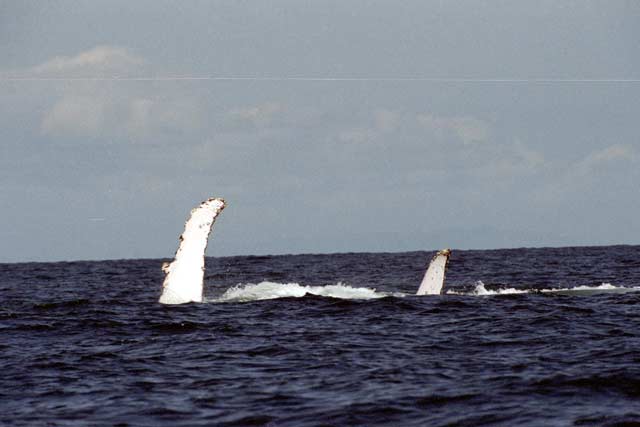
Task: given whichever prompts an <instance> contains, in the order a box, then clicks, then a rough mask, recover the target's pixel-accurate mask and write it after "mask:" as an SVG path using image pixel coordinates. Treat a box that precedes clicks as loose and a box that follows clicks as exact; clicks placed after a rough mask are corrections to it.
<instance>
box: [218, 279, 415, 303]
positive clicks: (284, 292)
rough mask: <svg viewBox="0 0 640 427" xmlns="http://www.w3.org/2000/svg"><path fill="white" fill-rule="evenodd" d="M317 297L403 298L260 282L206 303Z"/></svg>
mask: <svg viewBox="0 0 640 427" xmlns="http://www.w3.org/2000/svg"><path fill="white" fill-rule="evenodd" d="M305 295H318V296H323V297H331V298H339V299H364V300H367V299H377V298H384V297H386V296H404V294H400V293H387V292H378V291H376V290H375V289H372V288H354V287H351V286H349V285H345V284H343V283H337V284H335V285H326V286H303V285H300V284H298V283H275V282H261V283H257V284H253V283H249V284H240V285H236V286H234V287H232V288H229V289H227V290H226V291H225V292H224V294H222V295H221V296H220V297H218V298H214V299H210V300H207V302H244V301H260V300H268V299H276V298H300V297H303V296H305Z"/></svg>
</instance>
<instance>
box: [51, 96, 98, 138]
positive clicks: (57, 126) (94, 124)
mask: <svg viewBox="0 0 640 427" xmlns="http://www.w3.org/2000/svg"><path fill="white" fill-rule="evenodd" d="M107 107H108V105H107V103H105V102H102V101H97V100H96V99H95V98H90V97H87V96H67V97H64V98H62V99H61V100H60V101H58V102H57V103H56V104H55V105H54V106H53V108H51V109H50V110H49V111H47V112H46V113H45V115H44V118H43V120H42V126H41V129H42V132H43V134H46V135H71V136H79V137H81V136H89V135H92V136H97V135H98V134H100V133H101V132H103V131H104V129H105V128H107V126H106V121H107V111H106V110H107Z"/></svg>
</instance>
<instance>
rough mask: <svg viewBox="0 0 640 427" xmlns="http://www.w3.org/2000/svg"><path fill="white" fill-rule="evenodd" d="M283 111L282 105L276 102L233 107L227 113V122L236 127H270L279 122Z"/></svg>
mask: <svg viewBox="0 0 640 427" xmlns="http://www.w3.org/2000/svg"><path fill="white" fill-rule="evenodd" d="M284 112H285V108H284V106H283V105H282V104H280V103H277V102H267V103H264V104H258V105H253V106H248V107H241V108H234V109H231V110H230V111H229V112H228V113H227V124H228V125H230V126H231V127H238V128H243V127H247V126H249V127H255V128H263V127H270V126H272V125H274V124H276V123H278V122H279V119H281V118H282V116H283V114H284Z"/></svg>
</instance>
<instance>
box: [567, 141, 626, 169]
mask: <svg viewBox="0 0 640 427" xmlns="http://www.w3.org/2000/svg"><path fill="white" fill-rule="evenodd" d="M634 160H635V151H634V149H633V147H631V146H629V145H620V144H615V145H611V146H609V147H606V148H603V149H601V150H597V151H594V152H593V153H591V154H589V155H588V156H586V157H585V158H584V159H582V160H580V161H579V162H578V163H576V165H575V166H574V167H573V169H572V170H571V171H570V174H571V175H573V176H575V177H578V176H585V175H589V174H592V173H594V172H598V171H599V170H600V169H602V168H604V167H607V166H608V165H610V164H612V163H616V162H619V161H630V162H633V161H634Z"/></svg>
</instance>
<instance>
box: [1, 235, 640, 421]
mask: <svg viewBox="0 0 640 427" xmlns="http://www.w3.org/2000/svg"><path fill="white" fill-rule="evenodd" d="M433 253H434V252H432V251H424V252H407V253H344V254H323V255H279V256H237V257H221V258H207V259H206V267H207V270H206V273H205V296H206V302H205V303H201V304H185V305H179V306H167V305H161V304H159V303H158V302H157V301H158V297H159V296H160V290H161V286H162V280H163V277H164V275H163V273H162V271H161V270H160V267H161V264H162V262H163V261H169V259H157V260H151V259H141V260H110V261H79V262H55V263H17V264H0V301H1V304H0V370H1V371H0V425H2V426H103V425H104V426H112V425H113V426H209V425H214V426H271V427H276V426H292V427H303V426H633V425H640V308H639V307H640V246H608V247H567V248H540V249H508V250H455V249H454V250H453V252H452V256H451V259H450V263H449V269H448V271H447V280H446V285H445V292H446V293H445V294H444V295H440V296H420V297H418V296H415V295H414V294H415V292H416V290H417V288H418V286H419V284H420V281H421V279H422V276H423V274H424V271H425V269H426V266H427V264H428V263H429V261H430V260H431V257H432V256H433Z"/></svg>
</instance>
